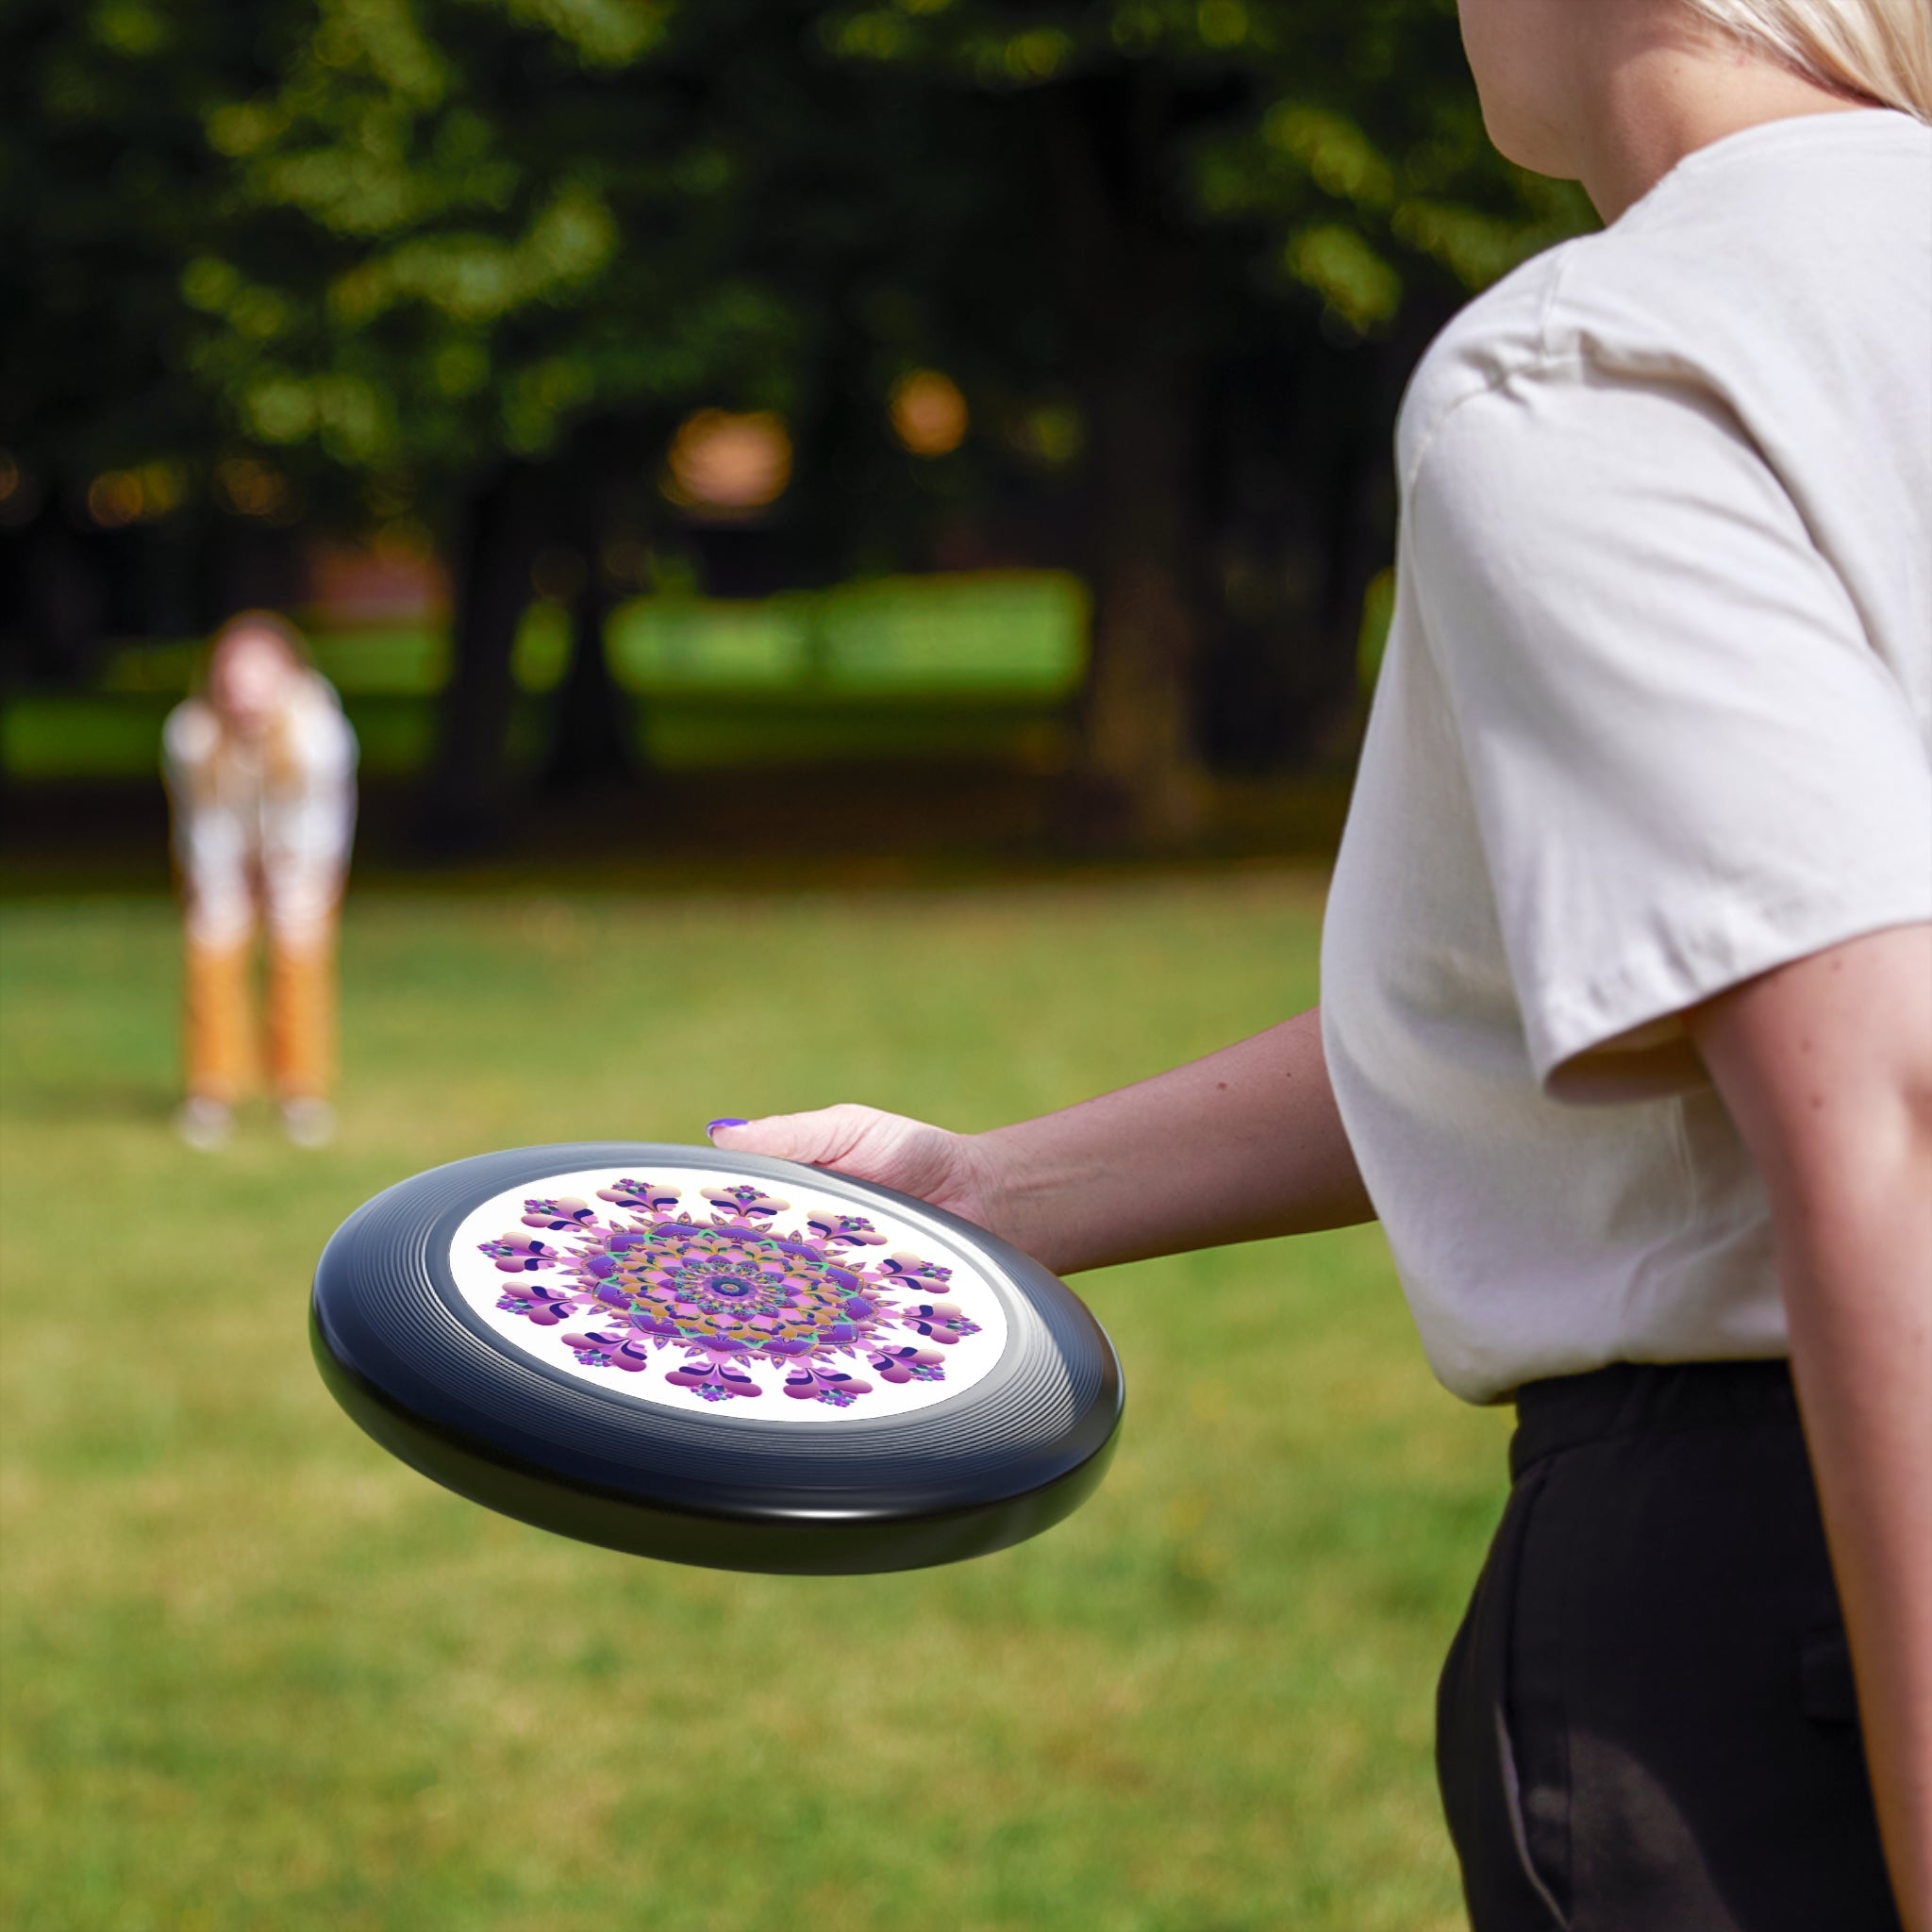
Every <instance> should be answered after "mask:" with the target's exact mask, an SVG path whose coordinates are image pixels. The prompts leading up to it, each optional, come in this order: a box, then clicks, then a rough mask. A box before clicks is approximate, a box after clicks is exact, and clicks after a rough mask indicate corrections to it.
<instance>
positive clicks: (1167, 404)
mask: <svg viewBox="0 0 1932 1932" xmlns="http://www.w3.org/2000/svg"><path fill="white" fill-rule="evenodd" d="M1179 374H1180V373H1179V372H1177V371H1175V370H1174V369H1173V368H1172V367H1171V366H1163V365H1162V364H1161V363H1159V362H1158V361H1157V360H1155V359H1153V358H1146V359H1143V360H1141V361H1139V362H1137V363H1135V364H1133V365H1130V366H1129V367H1127V368H1125V369H1123V370H1121V371H1119V372H1118V373H1117V375H1115V377H1114V378H1113V379H1111V380H1107V379H1103V380H1102V381H1100V382H1098V383H1096V384H1095V385H1094V386H1093V388H1092V390H1091V391H1090V404H1089V408H1090V412H1091V422H1092V440H1091V449H1092V458H1093V477H1094V482H1093V515H1094V531H1093V538H1092V545H1091V559H1092V561H1091V568H1092V575H1093V640H1092V663H1091V669H1090V671H1089V674H1088V680H1087V690H1086V695H1085V705H1084V716H1083V720H1082V723H1083V726H1084V734H1083V735H1084V744H1085V757H1086V768H1087V771H1088V773H1089V774H1090V775H1091V777H1092V778H1093V779H1094V780H1095V781H1097V783H1098V784H1099V785H1100V787H1101V788H1103V790H1104V791H1106V792H1108V793H1110V794H1112V795H1113V796H1114V797H1115V798H1116V799H1117V800H1119V801H1121V802H1122V804H1123V805H1124V808H1125V812H1126V816H1127V820H1128V827H1129V829H1130V831H1131V832H1132V834H1133V835H1134V837H1135V838H1136V839H1137V840H1138V841H1141V842H1143V843H1148V844H1153V845H1157V846H1173V845H1177V844H1182V843H1185V842H1186V841H1187V840H1188V839H1190V838H1191V836H1192V835H1193V834H1194V832H1195V831H1197V830H1198V828H1199V825H1200V820H1201V812H1202V802H1203V791H1204V784H1203V775H1202V768H1201V760H1200V753H1199V748H1198V738H1197V733H1196V730H1195V714H1194V693H1193V665H1194V659H1195V655H1196V647H1197V641H1198V636H1199V621H1198V616H1197V613H1196V611H1195V608H1194V603H1193V599H1192V597H1191V594H1190V591H1191V586H1190V583H1189V577H1190V574H1191V568H1192V558H1191V541H1190V539H1191V532H1190V528H1189V525H1190V521H1191V519H1190V515H1189V503H1188V495H1187V481H1188V479H1189V478H1190V477H1191V473H1192V469H1193V465H1192V462H1191V448H1192V443H1193V425H1192V423H1191V397H1189V396H1188V395H1187V394H1186V393H1185V392H1184V391H1183V390H1182V386H1181V383H1180V381H1179V380H1178V379H1177V377H1178V375H1179Z"/></svg>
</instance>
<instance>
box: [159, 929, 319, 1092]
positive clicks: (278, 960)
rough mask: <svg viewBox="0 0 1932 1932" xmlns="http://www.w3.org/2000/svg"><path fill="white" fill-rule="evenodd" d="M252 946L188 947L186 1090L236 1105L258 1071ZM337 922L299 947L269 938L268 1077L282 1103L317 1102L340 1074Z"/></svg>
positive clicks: (250, 943)
mask: <svg viewBox="0 0 1932 1932" xmlns="http://www.w3.org/2000/svg"><path fill="white" fill-rule="evenodd" d="M254 969H255V942H254V940H253V938H252V937H251V938H249V939H246V940H243V941H242V942H241V943H240V944H239V945H233V946H210V945H207V944H203V943H198V942H197V941H194V940H192V939H191V940H190V941H189V942H188V960H187V973H186V975H185V992H186V999H185V1005H184V1012H183V1036H184V1045H185V1049H186V1058H187V1061H188V1091H189V1092H190V1093H191V1094H193V1095H194V1096H196V1097H197V1098H199V1099H205V1100H218V1101H221V1102H223V1103H224V1104H225V1105H226V1106H230V1107H232V1106H233V1105H234V1104H235V1102H237V1101H238V1100H240V1099H242V1097H243V1096H244V1095H246V1094H247V1093H249V1092H250V1091H253V1090H254V1088H255V1087H256V1085H257V1084H258V1080H259V1077H260V1072H261V1054H260V1046H259V1041H258V1035H257V1032H256V1022H255V996H254V977H255V971H254ZM335 1048H336V935H335V927H334V925H333V924H329V925H328V926H326V927H325V928H324V930H323V931H322V933H321V934H320V935H319V936H318V937H316V938H315V939H313V940H311V941H309V942H308V943H307V944H305V945H304V946H302V947H300V948H299V949H298V948H294V947H291V946H289V945H287V944H286V943H282V942H278V941H276V940H275V936H274V935H273V934H271V935H270V941H269V951H268V1073H269V1077H270V1080H271V1083H272V1084H273V1086H274V1088H275V1098H276V1099H277V1100H310V1099H314V1100H319V1099H321V1098H322V1097H323V1096H324V1095H325V1093H326V1092H327V1091H328V1090H329V1086H330V1083H331V1081H332V1079H333V1077H334V1073H335Z"/></svg>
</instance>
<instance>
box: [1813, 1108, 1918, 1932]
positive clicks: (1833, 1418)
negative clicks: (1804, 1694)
mask: <svg viewBox="0 0 1932 1932" xmlns="http://www.w3.org/2000/svg"><path fill="white" fill-rule="evenodd" d="M1874 1170H1875V1171H1868V1172H1866V1173H1865V1174H1860V1175H1857V1176H1856V1177H1849V1176H1848V1177H1847V1188H1846V1193H1847V1194H1848V1195H1850V1196H1851V1198H1850V1199H1848V1200H1845V1201H1843V1202H1840V1203H1838V1204H1834V1207H1833V1208H1830V1209H1827V1210H1826V1211H1824V1212H1823V1213H1821V1214H1819V1215H1816V1216H1814V1217H1807V1223H1808V1224H1805V1225H1791V1224H1789V1223H1788V1224H1787V1226H1786V1227H1785V1228H1784V1229H1782V1230H1781V1241H1780V1248H1781V1258H1782V1262H1783V1274H1784V1287H1785V1305H1786V1308H1787V1312H1788V1316H1789V1321H1790V1346H1791V1365H1792V1371H1793V1374H1795V1376H1796V1379H1797V1385H1798V1396H1799V1401H1800V1404H1801V1406H1802V1408H1803V1411H1804V1417H1805V1434H1806V1440H1807V1442H1808V1444H1809V1446H1810V1451H1811V1461H1812V1467H1813V1469H1814V1471H1815V1473H1816V1475H1817V1480H1818V1489H1819V1495H1820V1500H1821V1502H1822V1504H1823V1507H1824V1521H1825V1529H1826V1533H1827V1536H1828V1538H1829V1541H1830V1544H1831V1558H1832V1569H1833V1572H1834V1574H1835V1575H1836V1577H1837V1580H1838V1586H1839V1594H1840V1599H1841V1600H1842V1603H1843V1606H1844V1615H1845V1627H1846V1631H1847V1633H1848V1635H1849V1637H1850V1639H1851V1645H1852V1657H1853V1661H1854V1665H1855V1668H1856V1671H1857V1683H1858V1707H1859V1714H1860V1718H1861V1721H1862V1726H1863V1731H1864V1740H1865V1753H1866V1759H1867V1762H1868V1763H1869V1765H1870V1767H1871V1771H1872V1783H1873V1789H1874V1793H1875V1795H1876V1797H1877V1801H1878V1811H1879V1824H1880V1827H1881V1829H1882V1831H1883V1834H1884V1838H1885V1844H1886V1852H1887V1857H1888V1858H1889V1860H1890V1865H1891V1870H1892V1877H1893V1883H1894V1885H1895V1886H1896V1887H1897V1889H1898V1892H1899V1899H1900V1906H1901V1909H1902V1910H1903V1912H1904V1915H1905V1921H1906V1924H1907V1927H1908V1928H1910V1932H1932V1148H1928V1147H1927V1146H1926V1145H1925V1144H1924V1142H1923V1141H1922V1143H1921V1144H1920V1146H1919V1147H1918V1148H1917V1149H1916V1150H1911V1149H1907V1151H1904V1152H1894V1155H1893V1158H1891V1159H1890V1161H1887V1160H1885V1159H1884V1158H1882V1157H1878V1158H1874Z"/></svg>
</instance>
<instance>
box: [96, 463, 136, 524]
mask: <svg viewBox="0 0 1932 1932" xmlns="http://www.w3.org/2000/svg"><path fill="white" fill-rule="evenodd" d="M141 510H142V489H141V478H140V477H139V476H137V475H135V474H134V472H133V471H132V470H104V471H103V472H102V473H101V474H100V475H98V476H96V477H95V478H94V480H93V481H92V483H90V484H89V485H88V486H87V513H88V515H89V516H91V517H92V519H93V520H94V522H95V523H96V524H98V525H100V526H101V528H102V529H104V530H120V529H125V527H126V526H127V525H129V524H132V523H135V522H138V521H139V520H140V517H141Z"/></svg>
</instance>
